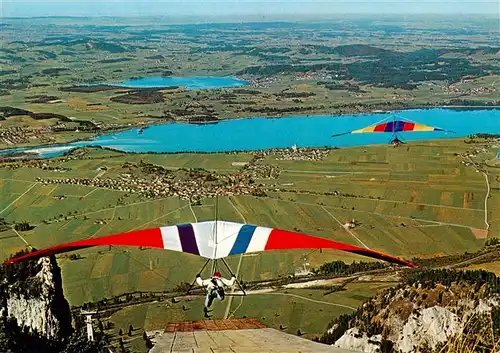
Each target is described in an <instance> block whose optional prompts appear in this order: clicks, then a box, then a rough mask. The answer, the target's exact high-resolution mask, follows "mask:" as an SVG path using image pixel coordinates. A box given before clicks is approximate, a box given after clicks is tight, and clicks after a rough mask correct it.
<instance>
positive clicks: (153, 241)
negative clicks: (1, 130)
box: [6, 221, 417, 267]
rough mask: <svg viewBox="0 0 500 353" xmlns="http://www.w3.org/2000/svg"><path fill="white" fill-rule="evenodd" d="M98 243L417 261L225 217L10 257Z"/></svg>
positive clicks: (212, 255) (215, 254)
mask: <svg viewBox="0 0 500 353" xmlns="http://www.w3.org/2000/svg"><path fill="white" fill-rule="evenodd" d="M99 245H117V246H136V247H150V248H158V249H165V250H174V251H180V252H185V253H190V254H194V255H198V256H201V257H204V258H206V259H220V258H224V257H227V256H232V255H237V254H245V253H252V252H260V251H269V250H288V249H336V250H342V251H347V252H351V253H355V254H359V255H363V256H367V257H371V258H375V259H379V260H383V261H387V262H390V263H395V264H399V265H403V266H410V267H417V265H415V264H413V263H411V262H409V261H406V260H402V259H399V258H397V257H394V256H391V255H387V254H383V253H380V252H377V251H373V250H370V249H364V248H360V247H357V246H353V245H349V244H344V243H339V242H336V241H333V240H329V239H325V238H320V237H315V236H311V235H306V234H302V233H295V232H289V231H285V230H280V229H275V228H267V227H259V226H254V225H250V224H240V223H233V222H225V221H210V222H199V223H188V224H181V225H176V226H166V227H160V228H151V229H144V230H138V231H133V232H128V233H120V234H114V235H109V236H104V237H96V238H90V239H84V240H79V241H75V242H71V243H66V244H61V245H56V246H53V247H50V248H46V249H42V250H38V251H34V252H31V253H29V254H27V255H22V256H19V257H16V258H13V259H10V260H8V261H7V262H6V263H15V262H19V261H23V260H29V259H35V258H39V257H42V256H48V255H53V254H59V253H63V252H67V251H73V250H78V249H83V248H87V247H92V246H99Z"/></svg>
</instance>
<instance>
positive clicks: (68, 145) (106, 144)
mask: <svg viewBox="0 0 500 353" xmlns="http://www.w3.org/2000/svg"><path fill="white" fill-rule="evenodd" d="M432 110H434V111H435V112H434V113H429V114H438V115H439V114H444V115H446V114H449V113H450V112H457V113H460V112H464V114H466V113H465V112H468V111H476V112H480V111H492V110H494V111H498V110H500V109H498V108H495V107H480V108H479V109H478V108H477V107H448V106H440V107H438V108H436V107H430V106H425V107H423V108H420V109H418V108H414V107H408V108H407V109H400V110H390V111H389V112H395V113H397V112H401V111H405V112H408V114H407V115H415V116H416V117H415V118H414V119H416V120H417V121H418V119H420V115H418V114H419V112H420V113H421V112H423V111H432ZM386 113H387V111H383V110H375V111H372V112H371V113H359V114H338V115H286V116H276V117H272V116H271V117H270V116H253V117H241V118H227V119H220V120H217V121H209V122H189V121H167V122H165V121H158V122H154V123H152V124H147V125H137V126H132V127H130V128H127V129H123V128H121V129H117V131H109V130H108V131H106V132H102V133H98V134H95V135H93V136H92V137H89V138H84V139H74V140H72V141H70V142H63V143H56V144H53V143H52V144H39V145H33V146H23V147H7V148H0V153H1V154H2V155H4V156H6V155H8V154H9V151H10V153H19V152H23V151H27V152H35V150H37V149H40V150H43V149H44V150H47V152H45V151H42V152H38V151H36V152H35V153H39V156H40V157H42V158H44V157H43V155H44V154H45V155H47V154H51V153H57V152H58V149H59V151H61V150H62V151H63V152H62V153H65V152H68V151H70V150H72V149H73V148H78V147H84V146H100V147H102V148H109V149H111V150H115V151H119V152H122V153H151V154H174V153H200V154H203V153H224V152H235V151H241V152H243V151H258V150H268V149H272V148H284V147H285V146H284V145H283V142H281V145H280V146H271V147H264V148H261V147H255V148H253V147H249V146H248V144H246V145H245V144H243V145H245V147H244V148H238V147H237V146H238V141H235V142H234V148H232V147H227V146H228V145H227V143H226V145H224V146H225V147H215V150H214V149H213V147H211V148H212V149H211V148H208V147H198V146H196V147H179V146H177V145H176V144H175V141H173V142H174V145H170V146H169V147H168V148H174V149H175V148H178V151H172V150H165V151H161V150H158V148H160V149H161V148H162V147H161V146H160V147H158V145H154V144H155V143H156V144H157V143H158V140H155V138H154V137H149V140H146V141H153V146H152V147H147V146H148V144H147V143H148V142H146V144H145V145H144V146H143V145H142V144H141V143H140V140H141V137H142V136H143V133H142V131H145V134H147V131H148V130H149V129H150V128H155V127H156V128H159V127H161V126H170V125H173V127H171V128H169V129H178V128H179V127H181V126H186V128H187V126H200V127H201V126H207V128H209V129H210V128H213V126H217V125H219V123H231V122H234V123H237V124H238V123H240V124H244V125H245V124H246V125H248V124H256V122H258V121H259V120H262V121H269V120H275V121H280V122H281V121H284V120H287V119H292V123H291V124H292V125H291V130H290V131H294V127H293V125H294V124H296V121H297V120H303V121H306V120H307V122H306V123H307V124H309V125H311V124H312V125H314V124H316V123H317V122H318V121H320V122H322V123H325V122H328V124H329V122H330V121H331V122H335V123H343V122H344V121H345V120H346V119H347V120H349V121H357V119H358V118H359V119H362V118H364V119H365V120H366V119H370V118H374V117H375V116H377V115H383V114H386ZM486 114H488V113H486ZM493 114H494V117H496V113H493ZM486 116H488V115H486ZM341 117H345V119H339V118H341ZM263 118H264V119H263ZM406 118H407V117H405V119H406ZM309 119H311V122H310V123H309ZM313 119H315V120H313ZM316 119H318V120H316ZM410 120H411V119H410ZM264 124H265V123H264ZM273 124H276V123H273ZM428 124H429V123H428ZM430 124H435V125H439V120H438V121H436V122H435V123H430ZM210 125H211V126H212V127H210ZM259 125H262V123H261V124H259ZM281 125H283V124H281ZM234 126H236V127H237V126H238V125H234ZM334 126H335V124H333V125H331V126H328V129H329V130H332V131H336V130H334V129H335V128H334ZM495 127H496V125H493V129H495ZM228 128H229V127H227V125H226V124H224V126H223V127H219V129H228ZM184 129H185V128H184ZM188 129H189V128H188ZM295 129H297V127H296V128H295ZM298 129H300V128H298ZM338 129H344V128H338ZM345 129H347V127H346V128H345ZM139 131H141V133H138V132H139ZM236 131H237V130H236ZM264 131H266V130H264ZM280 131H284V130H280ZM337 131H338V130H337ZM475 132H479V131H475ZM484 132H488V131H487V128H486V130H484ZM226 133H228V134H229V135H232V131H230V132H226ZM261 133H262V132H261ZM264 133H265V132H264ZM294 133H295V134H297V131H295V132H294ZM270 134H272V132H270ZM462 134H463V132H462ZM117 135H118V137H116V136H117ZM124 135H128V140H129V141H130V139H132V140H135V141H134V142H133V143H132V145H130V144H129V145H127V143H125V145H124V146H125V147H123V146H122V148H123V149H119V148H114V147H113V145H114V144H117V143H119V142H120V139H123V137H122V136H124ZM274 135H275V136H277V135H276V132H275V133H274ZM107 137H108V138H109V137H111V138H112V139H113V140H109V139H108V140H106V138H107ZM457 137H458V136H457ZM460 137H464V136H460ZM117 138H118V140H117ZM198 138H199V137H198ZM211 138H213V136H212V137H211ZM323 138H324V136H323ZM429 138H430V137H429ZM429 138H424V139H429ZM151 139H152V140H151ZM250 139H251V138H250ZM297 139H298V140H297V141H299V140H300V137H297ZM432 139H434V137H432ZM437 139H439V137H437ZM100 140H101V141H100ZM102 140H104V141H102ZM160 141H161V139H160ZM194 141H195V142H196V137H195V138H194ZM323 141H324V140H323ZM78 142H83V143H82V144H80V145H79V144H77V143H78ZM226 142H227V141H226ZM86 143H88V144H86ZM137 143H139V144H137ZM72 144H75V145H74V146H72ZM231 144H232V142H231V140H230V141H229V145H231ZM298 144H299V147H303V148H334V147H345V146H342V143H340V144H339V145H337V144H335V143H334V140H328V141H327V142H326V143H324V144H322V145H318V144H317V143H316V142H313V143H311V142H310V141H309V142H299V143H298ZM367 144H372V143H361V145H367ZM118 145H119V144H118ZM240 145H241V143H240ZM250 145H252V144H251V143H250ZM291 145H292V144H288V145H287V146H288V147H289V146H291ZM127 146H128V147H127ZM133 146H136V147H133ZM172 146H174V147H172ZM175 146H177V147H175ZM127 148H128V149H130V148H135V149H136V150H132V151H131V150H127ZM147 148H152V149H151V150H144V151H140V150H139V151H137V149H147ZM50 149H52V151H50ZM217 149H221V150H217ZM60 154H61V153H58V155H60ZM49 157H54V155H52V156H49Z"/></svg>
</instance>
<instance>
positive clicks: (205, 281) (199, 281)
mask: <svg viewBox="0 0 500 353" xmlns="http://www.w3.org/2000/svg"><path fill="white" fill-rule="evenodd" d="M196 283H197V284H198V285H199V286H201V287H206V286H207V285H208V284H209V283H210V278H208V279H201V277H200V274H199V273H198V274H197V275H196Z"/></svg>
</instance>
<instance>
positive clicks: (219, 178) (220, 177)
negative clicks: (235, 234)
mask: <svg viewBox="0 0 500 353" xmlns="http://www.w3.org/2000/svg"><path fill="white" fill-rule="evenodd" d="M250 153H251V154H253V156H254V157H253V159H252V160H251V161H250V162H248V163H242V164H241V167H242V168H241V169H240V170H238V171H237V172H236V173H232V174H231V173H228V174H220V173H217V172H211V171H208V170H205V169H201V168H195V169H178V170H166V169H164V168H162V167H161V166H156V165H153V164H148V163H142V161H141V163H138V164H135V163H129V162H125V163H124V164H123V165H122V168H123V169H124V172H123V173H120V174H119V176H118V177H109V178H105V177H102V176H98V177H94V178H80V177H71V178H69V177H68V178H53V177H51V178H40V177H39V178H36V181H37V182H40V183H43V184H45V185H48V184H69V185H84V186H90V187H94V188H104V189H112V190H118V191H123V192H126V193H131V194H140V195H141V196H142V197H145V198H162V197H168V196H177V197H180V198H181V199H183V200H190V201H191V202H198V201H200V200H202V199H205V198H210V197H216V196H232V195H247V194H251V195H254V196H264V195H265V191H264V189H263V185H262V184H257V183H256V180H258V179H277V178H278V177H279V175H280V173H281V171H280V168H279V167H278V166H275V165H271V164H266V163H264V158H265V157H266V156H275V158H276V160H302V161H304V160H310V161H314V160H321V159H324V158H325V157H326V156H327V155H328V153H329V150H328V149H319V148H318V149H315V148H297V147H296V146H293V147H292V148H287V149H273V150H268V151H254V152H250ZM86 157H87V154H86V153H82V149H77V150H74V151H73V152H70V153H68V154H67V155H65V156H63V157H60V158H57V159H51V160H37V159H28V160H14V161H4V162H3V163H2V165H1V167H4V168H9V169H17V168H23V167H28V168H39V169H42V170H50V171H54V172H61V173H65V172H68V171H70V170H71V169H70V168H67V167H64V166H62V165H59V164H62V162H64V161H66V160H73V159H80V158H81V159H85V158H86ZM106 170H107V168H106V167H100V168H99V171H102V172H105V171H106ZM103 174H104V173H103ZM266 188H273V185H269V184H268V185H267V186H266ZM57 197H58V199H64V195H58V196H57Z"/></svg>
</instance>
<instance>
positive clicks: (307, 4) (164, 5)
mask: <svg viewBox="0 0 500 353" xmlns="http://www.w3.org/2000/svg"><path fill="white" fill-rule="evenodd" d="M0 3H1V4H0V6H1V8H0V10H1V16H2V17H33V16H157V15H161V16H173V17H175V16H197V17H199V16H206V17H217V16H263V17H266V16H269V17H272V16H276V15H277V16H282V17H287V16H294V17H300V16H302V15H304V16H310V15H323V16H325V15H329V14H332V15H334V14H342V13H366V14H370V13H371V14H392V13H400V14H401V13H404V14H417V13H434V14H436V13H437V14H489V15H498V16H500V1H490V0H475V1H471V0H467V1H466V0H448V1H442V0H420V1H419V0H365V1H346V0H261V1H255V0H214V1H212V0H205V1H204V0H51V1H43V0H0Z"/></svg>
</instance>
